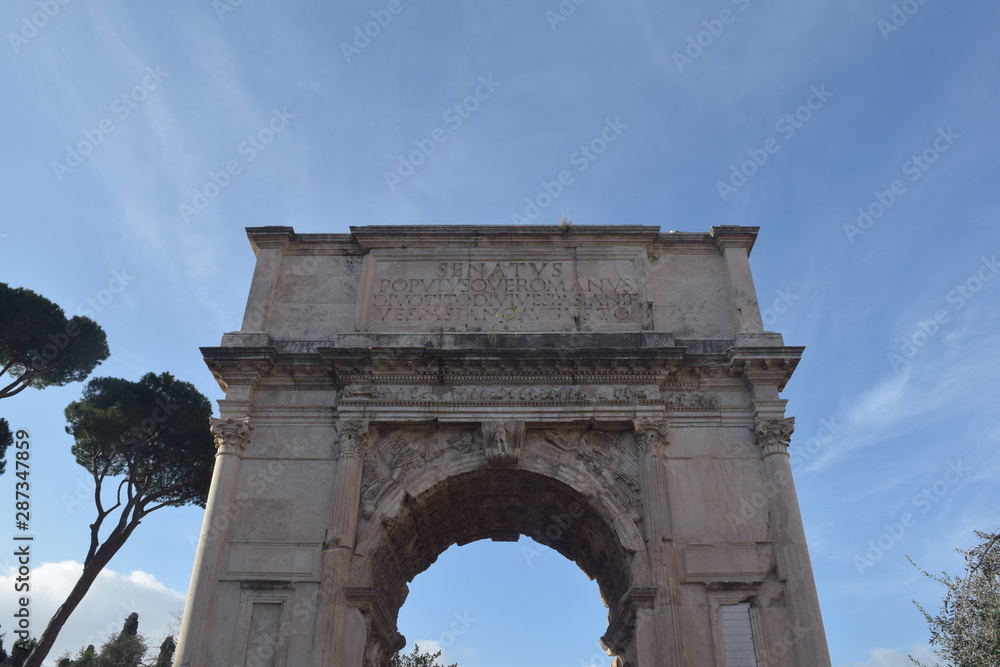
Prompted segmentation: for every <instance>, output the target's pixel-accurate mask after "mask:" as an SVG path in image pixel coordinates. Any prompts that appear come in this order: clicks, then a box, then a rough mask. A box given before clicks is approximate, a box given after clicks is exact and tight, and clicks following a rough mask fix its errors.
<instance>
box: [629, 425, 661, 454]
mask: <svg viewBox="0 0 1000 667" xmlns="http://www.w3.org/2000/svg"><path fill="white" fill-rule="evenodd" d="M632 427H633V428H634V429H635V441H636V442H637V443H638V444H639V451H640V452H641V453H643V454H659V453H660V452H661V451H663V448H664V447H666V446H667V429H668V426H667V422H665V421H653V420H651V419H642V420H636V421H634V422H632Z"/></svg>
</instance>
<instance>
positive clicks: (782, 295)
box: [760, 287, 799, 327]
mask: <svg viewBox="0 0 1000 667" xmlns="http://www.w3.org/2000/svg"><path fill="white" fill-rule="evenodd" d="M798 300H799V296H798V295H796V294H792V288H791V287H786V288H784V289H780V290H778V291H777V292H775V297H774V301H773V302H771V306H770V307H769V308H764V309H763V310H761V311H760V318H761V320H762V321H763V322H764V326H766V327H769V326H771V325H772V324H774V323H775V322H777V321H778V318H779V317H780V316H781V315H784V314H785V313H787V312H788V311H789V310H791V308H792V306H793V305H794V304H795V302H796V301H798Z"/></svg>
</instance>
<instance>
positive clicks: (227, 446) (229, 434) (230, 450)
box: [211, 417, 253, 456]
mask: <svg viewBox="0 0 1000 667" xmlns="http://www.w3.org/2000/svg"><path fill="white" fill-rule="evenodd" d="M211 424H212V426H211V429H212V435H213V436H215V454H216V456H223V455H226V454H234V455H236V456H240V455H241V454H242V453H243V448H244V447H246V444H247V442H248V441H249V440H250V431H251V430H252V429H253V427H252V426H251V425H250V418H249V417H243V418H241V419H234V418H232V417H228V418H226V419H220V418H218V417H213V418H212V420H211Z"/></svg>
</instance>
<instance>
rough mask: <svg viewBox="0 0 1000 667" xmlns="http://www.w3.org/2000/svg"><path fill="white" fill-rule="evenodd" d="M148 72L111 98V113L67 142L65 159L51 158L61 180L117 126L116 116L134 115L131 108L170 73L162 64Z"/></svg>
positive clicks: (119, 120)
mask: <svg viewBox="0 0 1000 667" xmlns="http://www.w3.org/2000/svg"><path fill="white" fill-rule="evenodd" d="M144 71H145V76H143V77H142V80H141V81H140V82H139V83H137V84H136V85H135V86H133V87H132V89H131V90H130V91H128V92H127V93H122V94H121V95H119V96H118V97H116V98H115V99H114V100H113V101H112V102H111V109H110V111H111V113H110V114H109V115H107V116H105V117H104V118H102V119H101V120H99V121H98V122H97V124H96V125H95V126H94V127H92V128H90V129H88V130H84V131H83V132H82V134H83V139H81V140H79V141H78V142H76V143H75V144H73V145H67V146H66V155H65V157H64V158H63V161H62V162H59V161H58V160H53V161H52V171H53V172H54V173H55V175H56V178H57V179H58V180H59V182H60V183H62V181H63V179H64V178H65V177H66V175H67V174H69V173H71V172H72V171H73V170H74V169H76V168H77V167H79V166H80V165H81V164H83V160H84V158H86V157H89V156H91V155H93V153H94V149H95V148H97V147H98V146H100V145H101V144H102V143H104V139H105V138H106V137H107V136H108V135H109V134H111V133H112V132H114V131H115V129H116V128H117V126H116V125H115V120H116V119H117V121H118V122H119V123H120V122H123V121H124V120H125V119H126V118H128V117H129V116H131V115H132V112H133V111H135V110H136V109H138V108H139V106H140V105H141V104H142V103H143V102H145V101H146V100H147V99H148V98H149V94H150V93H151V92H153V91H154V90H156V89H157V88H159V87H160V84H161V83H162V82H163V79H165V78H166V77H168V76H170V73H169V72H164V71H163V70H162V69H160V66H159V65H157V66H156V67H146V69H145V70H144Z"/></svg>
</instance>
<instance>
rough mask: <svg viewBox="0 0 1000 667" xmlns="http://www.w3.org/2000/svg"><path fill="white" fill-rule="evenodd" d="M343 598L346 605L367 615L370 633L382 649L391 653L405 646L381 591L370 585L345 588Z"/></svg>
mask: <svg viewBox="0 0 1000 667" xmlns="http://www.w3.org/2000/svg"><path fill="white" fill-rule="evenodd" d="M344 598H345V600H346V601H347V604H348V606H351V607H355V608H357V609H360V610H361V611H362V612H364V613H365V615H366V616H367V617H368V621H369V623H370V624H371V630H372V634H373V635H374V636H375V638H377V640H378V641H379V643H380V644H381V648H382V650H383V651H385V652H386V653H389V654H391V653H393V652H395V651H399V650H401V649H402V648H403V647H404V646H405V644H406V642H405V640H404V639H403V636H402V635H401V634H399V632H397V631H396V624H395V623H394V622H393V621H392V619H391V618H390V616H389V612H388V611H387V609H386V604H385V600H384V599H383V598H384V595H383V594H382V591H380V590H379V589H378V588H374V587H371V586H366V587H353V588H345V589H344Z"/></svg>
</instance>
